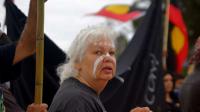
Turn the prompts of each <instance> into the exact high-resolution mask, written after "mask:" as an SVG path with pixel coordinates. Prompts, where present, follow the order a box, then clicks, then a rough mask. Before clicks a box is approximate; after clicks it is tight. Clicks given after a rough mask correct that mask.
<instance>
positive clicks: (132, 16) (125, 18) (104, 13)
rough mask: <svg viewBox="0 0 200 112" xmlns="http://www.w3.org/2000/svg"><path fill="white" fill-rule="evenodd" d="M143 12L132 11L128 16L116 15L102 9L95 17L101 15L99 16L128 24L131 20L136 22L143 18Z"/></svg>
mask: <svg viewBox="0 0 200 112" xmlns="http://www.w3.org/2000/svg"><path fill="white" fill-rule="evenodd" d="M142 14H143V13H142V12H141V11H132V12H130V13H126V14H115V13H113V12H110V11H108V10H106V9H102V10H101V11H99V12H98V13H96V14H95V15H99V16H105V17H108V18H111V19H116V20H119V21H122V22H127V21H129V20H134V19H137V18H138V17H140V16H142Z"/></svg>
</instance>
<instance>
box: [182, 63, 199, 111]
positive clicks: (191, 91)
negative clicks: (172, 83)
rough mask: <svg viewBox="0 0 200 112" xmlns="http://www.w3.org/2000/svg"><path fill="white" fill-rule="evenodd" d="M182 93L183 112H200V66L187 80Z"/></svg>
mask: <svg viewBox="0 0 200 112" xmlns="http://www.w3.org/2000/svg"><path fill="white" fill-rule="evenodd" d="M180 92H181V93H180V102H181V108H182V111H183V112H200V100H199V99H200V65H198V66H197V67H196V70H195V71H194V73H193V74H191V75H189V76H188V77H187V78H186V80H185V82H184V83H183V85H182V88H181V91H180Z"/></svg>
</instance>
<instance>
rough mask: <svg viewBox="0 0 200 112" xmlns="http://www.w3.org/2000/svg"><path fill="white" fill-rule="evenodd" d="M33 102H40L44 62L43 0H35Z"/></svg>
mask: <svg viewBox="0 0 200 112" xmlns="http://www.w3.org/2000/svg"><path fill="white" fill-rule="evenodd" d="M37 14H38V15H37V32H36V36H37V37H36V77H35V103H36V104H40V103H42V90H43V64H44V0H37Z"/></svg>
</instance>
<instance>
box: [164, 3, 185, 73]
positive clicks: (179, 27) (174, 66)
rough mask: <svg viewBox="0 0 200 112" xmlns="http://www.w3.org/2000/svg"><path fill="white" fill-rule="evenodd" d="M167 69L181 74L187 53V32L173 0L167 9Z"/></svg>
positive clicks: (179, 11)
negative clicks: (168, 24)
mask: <svg viewBox="0 0 200 112" xmlns="http://www.w3.org/2000/svg"><path fill="white" fill-rule="evenodd" d="M169 21H170V30H169V41H168V49H169V50H168V51H169V52H168V53H169V54H168V59H167V60H168V61H167V66H168V71H170V72H172V73H176V74H181V73H182V71H183V66H184V63H185V62H186V59H187V55H188V32H187V28H186V26H185V23H184V20H183V17H182V14H181V10H180V9H179V8H178V5H177V4H176V1H175V0H172V2H171V4H170V9H169Z"/></svg>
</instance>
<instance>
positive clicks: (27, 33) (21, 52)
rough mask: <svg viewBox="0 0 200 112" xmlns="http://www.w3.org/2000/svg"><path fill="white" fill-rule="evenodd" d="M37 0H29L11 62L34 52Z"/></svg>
mask: <svg viewBox="0 0 200 112" xmlns="http://www.w3.org/2000/svg"><path fill="white" fill-rule="evenodd" d="M36 7H37V0H30V7H29V14H28V18H27V21H26V24H25V26H24V30H23V32H22V34H21V36H20V39H19V41H18V43H17V46H16V50H15V56H14V60H13V64H16V63H17V62H19V61H21V60H23V59H24V58H26V57H28V56H30V55H32V54H34V53H35V46H36V20H37V8H36Z"/></svg>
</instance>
